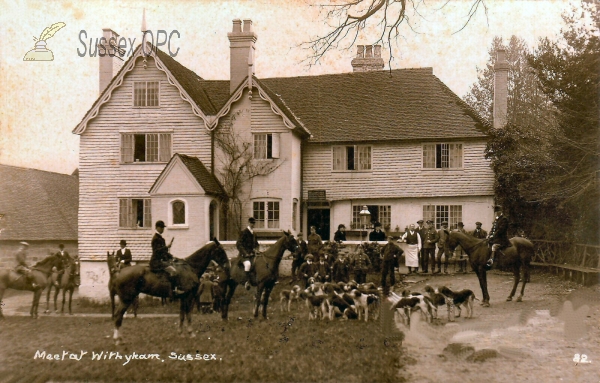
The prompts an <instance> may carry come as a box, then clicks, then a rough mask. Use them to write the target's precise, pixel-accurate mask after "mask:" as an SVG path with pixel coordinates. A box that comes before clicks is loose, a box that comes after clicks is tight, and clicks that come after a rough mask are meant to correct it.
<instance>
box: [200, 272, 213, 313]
mask: <svg viewBox="0 0 600 383" xmlns="http://www.w3.org/2000/svg"><path fill="white" fill-rule="evenodd" d="M198 296H199V304H200V305H199V306H200V307H199V309H200V311H201V312H202V314H210V313H211V306H212V305H213V283H212V281H211V280H210V276H209V275H208V274H207V273H204V274H202V277H200V285H199V286H198Z"/></svg>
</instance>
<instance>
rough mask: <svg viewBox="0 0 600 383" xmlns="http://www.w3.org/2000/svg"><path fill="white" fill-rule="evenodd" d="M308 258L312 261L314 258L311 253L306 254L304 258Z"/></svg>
mask: <svg viewBox="0 0 600 383" xmlns="http://www.w3.org/2000/svg"><path fill="white" fill-rule="evenodd" d="M309 259H310V260H311V261H312V260H313V259H315V257H313V255H312V254H308V255H307V256H306V260H309Z"/></svg>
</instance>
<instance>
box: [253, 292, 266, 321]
mask: <svg viewBox="0 0 600 383" xmlns="http://www.w3.org/2000/svg"><path fill="white" fill-rule="evenodd" d="M264 288H265V285H264V284H263V283H259V284H258V286H256V299H255V302H256V303H255V304H254V317H255V318H258V307H259V306H260V299H261V297H262V292H263V289H264Z"/></svg>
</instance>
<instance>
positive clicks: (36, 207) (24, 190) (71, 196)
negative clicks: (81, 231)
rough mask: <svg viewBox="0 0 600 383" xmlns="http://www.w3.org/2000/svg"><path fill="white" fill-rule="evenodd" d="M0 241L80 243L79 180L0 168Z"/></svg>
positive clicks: (53, 174) (67, 176) (5, 166)
mask: <svg viewBox="0 0 600 383" xmlns="http://www.w3.org/2000/svg"><path fill="white" fill-rule="evenodd" d="M0 180H2V181H0V215H3V217H2V219H1V220H0V228H2V229H3V230H2V231H1V232H0V241H2V240H18V241H26V240H32V241H33V240H62V241H67V240H73V241H76V240H77V210H78V208H79V178H78V177H76V176H71V175H68V174H60V173H52V172H46V171H42V170H37V169H27V168H19V167H15V166H8V165H0Z"/></svg>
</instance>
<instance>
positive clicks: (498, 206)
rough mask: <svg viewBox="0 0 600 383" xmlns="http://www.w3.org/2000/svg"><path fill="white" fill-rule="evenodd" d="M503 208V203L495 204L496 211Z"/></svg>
mask: <svg viewBox="0 0 600 383" xmlns="http://www.w3.org/2000/svg"><path fill="white" fill-rule="evenodd" d="M500 210H502V205H495V206H494V211H500Z"/></svg>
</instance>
